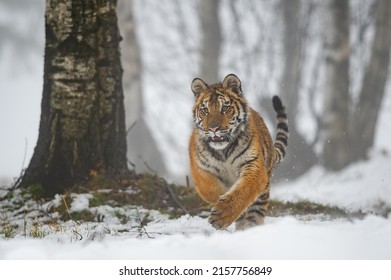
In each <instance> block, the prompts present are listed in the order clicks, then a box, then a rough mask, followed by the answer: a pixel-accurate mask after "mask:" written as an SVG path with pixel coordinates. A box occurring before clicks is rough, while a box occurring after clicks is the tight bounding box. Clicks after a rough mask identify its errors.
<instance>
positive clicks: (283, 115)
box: [277, 112, 288, 119]
mask: <svg viewBox="0 0 391 280" xmlns="http://www.w3.org/2000/svg"><path fill="white" fill-rule="evenodd" d="M280 118H282V119H287V118H288V116H287V115H286V113H285V112H278V113H277V119H280Z"/></svg>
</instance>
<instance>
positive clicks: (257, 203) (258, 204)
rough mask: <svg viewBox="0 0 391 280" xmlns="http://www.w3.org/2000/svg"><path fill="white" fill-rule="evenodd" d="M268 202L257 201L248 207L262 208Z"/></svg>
mask: <svg viewBox="0 0 391 280" xmlns="http://www.w3.org/2000/svg"><path fill="white" fill-rule="evenodd" d="M268 203H269V202H268V201H267V200H262V201H261V200H257V201H255V202H254V203H253V204H252V205H251V206H250V207H252V206H264V205H266V204H268Z"/></svg>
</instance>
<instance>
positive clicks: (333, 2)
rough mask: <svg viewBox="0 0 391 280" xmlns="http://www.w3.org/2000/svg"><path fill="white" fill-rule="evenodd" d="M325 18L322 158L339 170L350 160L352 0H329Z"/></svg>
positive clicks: (328, 166)
mask: <svg viewBox="0 0 391 280" xmlns="http://www.w3.org/2000/svg"><path fill="white" fill-rule="evenodd" d="M326 20H327V22H326V24H325V28H326V42H325V62H326V81H325V84H326V85H325V99H324V111H323V117H322V130H321V133H322V139H323V155H322V159H323V164H324V166H325V167H326V168H327V169H330V170H339V169H341V168H343V167H345V166H346V165H347V163H348V162H349V149H348V148H349V147H348V144H349V143H348V141H347V140H348V132H349V131H348V125H349V56H350V44H349V1H348V0H330V1H327V12H326Z"/></svg>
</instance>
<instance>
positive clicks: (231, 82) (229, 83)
mask: <svg viewBox="0 0 391 280" xmlns="http://www.w3.org/2000/svg"><path fill="white" fill-rule="evenodd" d="M223 87H224V88H226V89H230V90H231V91H232V92H234V93H236V94H237V95H239V96H242V95H243V91H242V82H241V81H240V80H239V78H238V77H237V76H236V75H235V74H229V75H227V76H226V77H225V78H224V81H223Z"/></svg>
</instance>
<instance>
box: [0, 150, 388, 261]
mask: <svg viewBox="0 0 391 280" xmlns="http://www.w3.org/2000/svg"><path fill="white" fill-rule="evenodd" d="M390 163H391V158H390V156H389V155H385V154H382V153H380V152H379V153H374V155H373V156H372V158H371V160H368V161H364V162H360V163H357V164H355V165H352V166H350V167H348V168H347V169H346V170H344V171H343V172H340V173H336V174H332V173H328V172H326V171H324V170H322V169H321V168H320V167H314V168H313V169H312V170H311V171H310V172H309V173H308V174H306V175H305V176H303V177H302V178H301V179H298V180H296V181H290V182H286V183H284V184H282V185H276V186H272V189H271V195H272V198H273V199H278V200H282V201H300V200H308V201H312V202H317V203H322V204H328V205H331V206H338V207H340V208H345V209H346V210H348V211H361V212H363V213H367V215H366V216H365V217H364V218H363V219H359V218H349V219H348V218H337V219H327V218H325V217H326V216H325V215H324V214H320V215H312V216H308V217H306V216H304V217H299V216H285V217H267V218H266V220H265V224H264V225H262V226H258V227H255V228H252V229H249V230H246V231H242V232H235V230H234V227H233V226H231V227H229V228H228V229H227V230H224V231H217V230H215V229H214V228H213V227H211V226H210V225H209V224H208V222H207V219H206V218H202V217H198V216H189V215H185V216H182V217H180V218H178V219H169V218H168V217H167V216H165V215H163V214H160V213H159V212H158V211H155V210H152V211H151V210H146V209H143V208H140V207H135V206H130V205H129V206H126V207H122V208H116V207H111V206H108V205H104V206H97V207H92V208H90V210H92V211H95V212H96V213H97V214H99V215H101V216H103V215H105V216H106V219H105V220H104V222H85V223H82V224H79V223H77V222H75V221H72V220H69V221H67V222H64V223H62V224H57V225H50V224H48V225H43V226H41V227H40V231H41V232H42V233H43V234H42V236H41V237H40V238H32V237H25V236H24V234H23V233H18V234H17V235H16V236H15V237H14V238H11V239H2V240H1V241H0V259H95V260H96V259H168V260H172V259H181V260H189V259H276V260H277V259H319V260H326V259H355V260H357V259H375V260H379V259H388V260H389V259H391V215H389V214H388V215H387V214H385V213H386V211H389V209H390V208H391V186H390V182H391V180H390V179H391V174H390V173H389V166H390ZM72 196H73V198H74V200H73V202H72V204H71V206H70V212H71V213H72V212H73V211H81V210H83V209H86V208H87V207H88V200H89V199H90V198H91V195H89V194H78V195H74V194H72ZM60 199H61V198H60V196H56V197H55V199H54V201H53V203H57V204H58V203H59V201H60ZM26 207H31V206H26ZM44 207H47V205H44ZM114 212H116V213H119V214H121V215H126V216H128V217H129V220H128V221H127V222H126V223H124V224H121V223H120V222H119V219H118V218H117V217H114V216H112V217H111V218H110V213H114ZM146 215H148V218H149V220H150V222H148V223H146V224H145V225H143V226H140V221H141V220H143V218H144V217H145V216H146ZM20 222H21V223H23V221H20ZM28 226H31V225H28ZM31 227H32V226H31Z"/></svg>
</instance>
